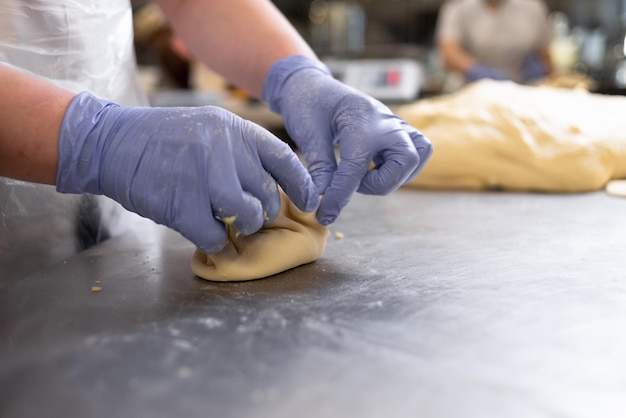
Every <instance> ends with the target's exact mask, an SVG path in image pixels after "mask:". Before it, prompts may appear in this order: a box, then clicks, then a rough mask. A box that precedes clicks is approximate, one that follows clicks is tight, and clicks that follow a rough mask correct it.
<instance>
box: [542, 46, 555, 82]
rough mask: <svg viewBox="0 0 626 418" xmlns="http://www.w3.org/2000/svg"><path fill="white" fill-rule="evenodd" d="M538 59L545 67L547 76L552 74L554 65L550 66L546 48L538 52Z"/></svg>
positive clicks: (548, 53)
mask: <svg viewBox="0 0 626 418" xmlns="http://www.w3.org/2000/svg"><path fill="white" fill-rule="evenodd" d="M539 59H541V62H542V63H543V65H545V67H546V70H547V71H548V75H550V74H552V72H553V71H554V65H553V64H552V58H551V56H550V50H549V49H548V48H543V49H542V50H540V51H539Z"/></svg>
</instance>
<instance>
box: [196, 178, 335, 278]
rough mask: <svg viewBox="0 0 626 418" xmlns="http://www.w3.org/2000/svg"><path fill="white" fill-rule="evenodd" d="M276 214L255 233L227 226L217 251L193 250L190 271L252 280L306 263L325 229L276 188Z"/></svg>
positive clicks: (316, 253)
mask: <svg viewBox="0 0 626 418" xmlns="http://www.w3.org/2000/svg"><path fill="white" fill-rule="evenodd" d="M280 201H281V202H280V203H281V207H280V213H279V214H278V217H277V218H276V220H275V221H274V222H273V223H272V224H271V225H270V226H268V227H265V228H263V229H261V230H259V231H258V232H256V233H255V234H252V235H249V236H241V235H240V236H236V234H235V233H234V231H233V230H232V229H231V228H229V241H228V244H227V245H226V247H225V248H224V249H223V250H222V251H220V252H219V253H217V254H213V255H206V254H204V253H203V252H202V251H200V250H198V249H196V251H195V252H194V254H193V256H192V259H191V270H192V271H193V272H194V273H195V274H196V275H197V276H198V277H201V278H203V279H206V280H213V281H219V282H229V281H242V280H255V279H261V278H264V277H268V276H271V275H274V274H277V273H280V272H283V271H285V270H289V269H291V268H294V267H297V266H300V265H302V264H306V263H310V262H312V261H315V260H316V259H318V258H319V257H320V256H321V255H322V254H323V253H324V249H325V248H326V238H327V237H328V234H329V230H328V228H327V227H325V226H322V225H320V224H319V223H318V222H317V219H316V218H315V213H314V212H310V213H305V212H302V211H301V210H300V209H298V208H297V207H296V205H294V204H293V203H292V202H291V200H289V198H288V197H287V195H286V194H285V193H284V192H283V191H282V190H280Z"/></svg>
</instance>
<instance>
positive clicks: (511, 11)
mask: <svg viewBox="0 0 626 418" xmlns="http://www.w3.org/2000/svg"><path fill="white" fill-rule="evenodd" d="M551 32H552V31H551V25H550V21H549V15H548V9H547V6H546V5H545V4H544V2H543V1H542V0H448V1H447V2H446V3H445V4H444V5H443V6H442V8H441V10H440V14H439V19H438V22H437V33H436V38H437V47H438V50H439V54H440V56H441V57H442V60H443V63H444V66H445V67H446V68H448V69H450V70H452V71H455V72H458V73H460V74H461V75H462V76H463V77H464V80H465V82H468V83H469V82H473V81H477V80H480V79H484V78H488V79H494V80H512V81H515V82H518V83H531V82H534V81H537V80H539V79H541V78H544V77H546V76H548V75H549V73H550V72H551V71H552V64H551V61H550V54H549V49H548V48H549V44H550V41H551V37H552V35H551Z"/></svg>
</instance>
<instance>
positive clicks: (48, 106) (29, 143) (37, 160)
mask: <svg viewBox="0 0 626 418" xmlns="http://www.w3.org/2000/svg"><path fill="white" fill-rule="evenodd" d="M73 97H74V95H73V94H72V93H70V92H68V91H66V90H63V89H60V88H57V87H54V86H52V85H50V84H48V83H45V82H43V81H41V80H38V79H35V78H33V77H30V76H27V75H24V74H21V73H19V72H16V71H14V70H11V69H9V68H7V67H4V66H2V65H0V175H1V176H4V177H10V178H14V179H18V180H25V181H32V182H37V183H45V184H55V181H56V172H57V165H58V159H59V150H58V138H59V132H60V129H61V122H62V121H63V117H64V115H65V111H66V110H67V107H68V105H69V103H70V101H71V100H72V98H73Z"/></svg>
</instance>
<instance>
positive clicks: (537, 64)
mask: <svg viewBox="0 0 626 418" xmlns="http://www.w3.org/2000/svg"><path fill="white" fill-rule="evenodd" d="M547 75H548V68H547V67H546V64H545V63H544V62H543V61H542V60H541V58H540V57H539V55H537V54H534V53H531V54H528V55H527V56H526V59H525V60H524V65H523V67H522V81H523V82H524V83H532V82H533V81H537V80H539V79H541V78H544V77H545V76H547Z"/></svg>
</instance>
